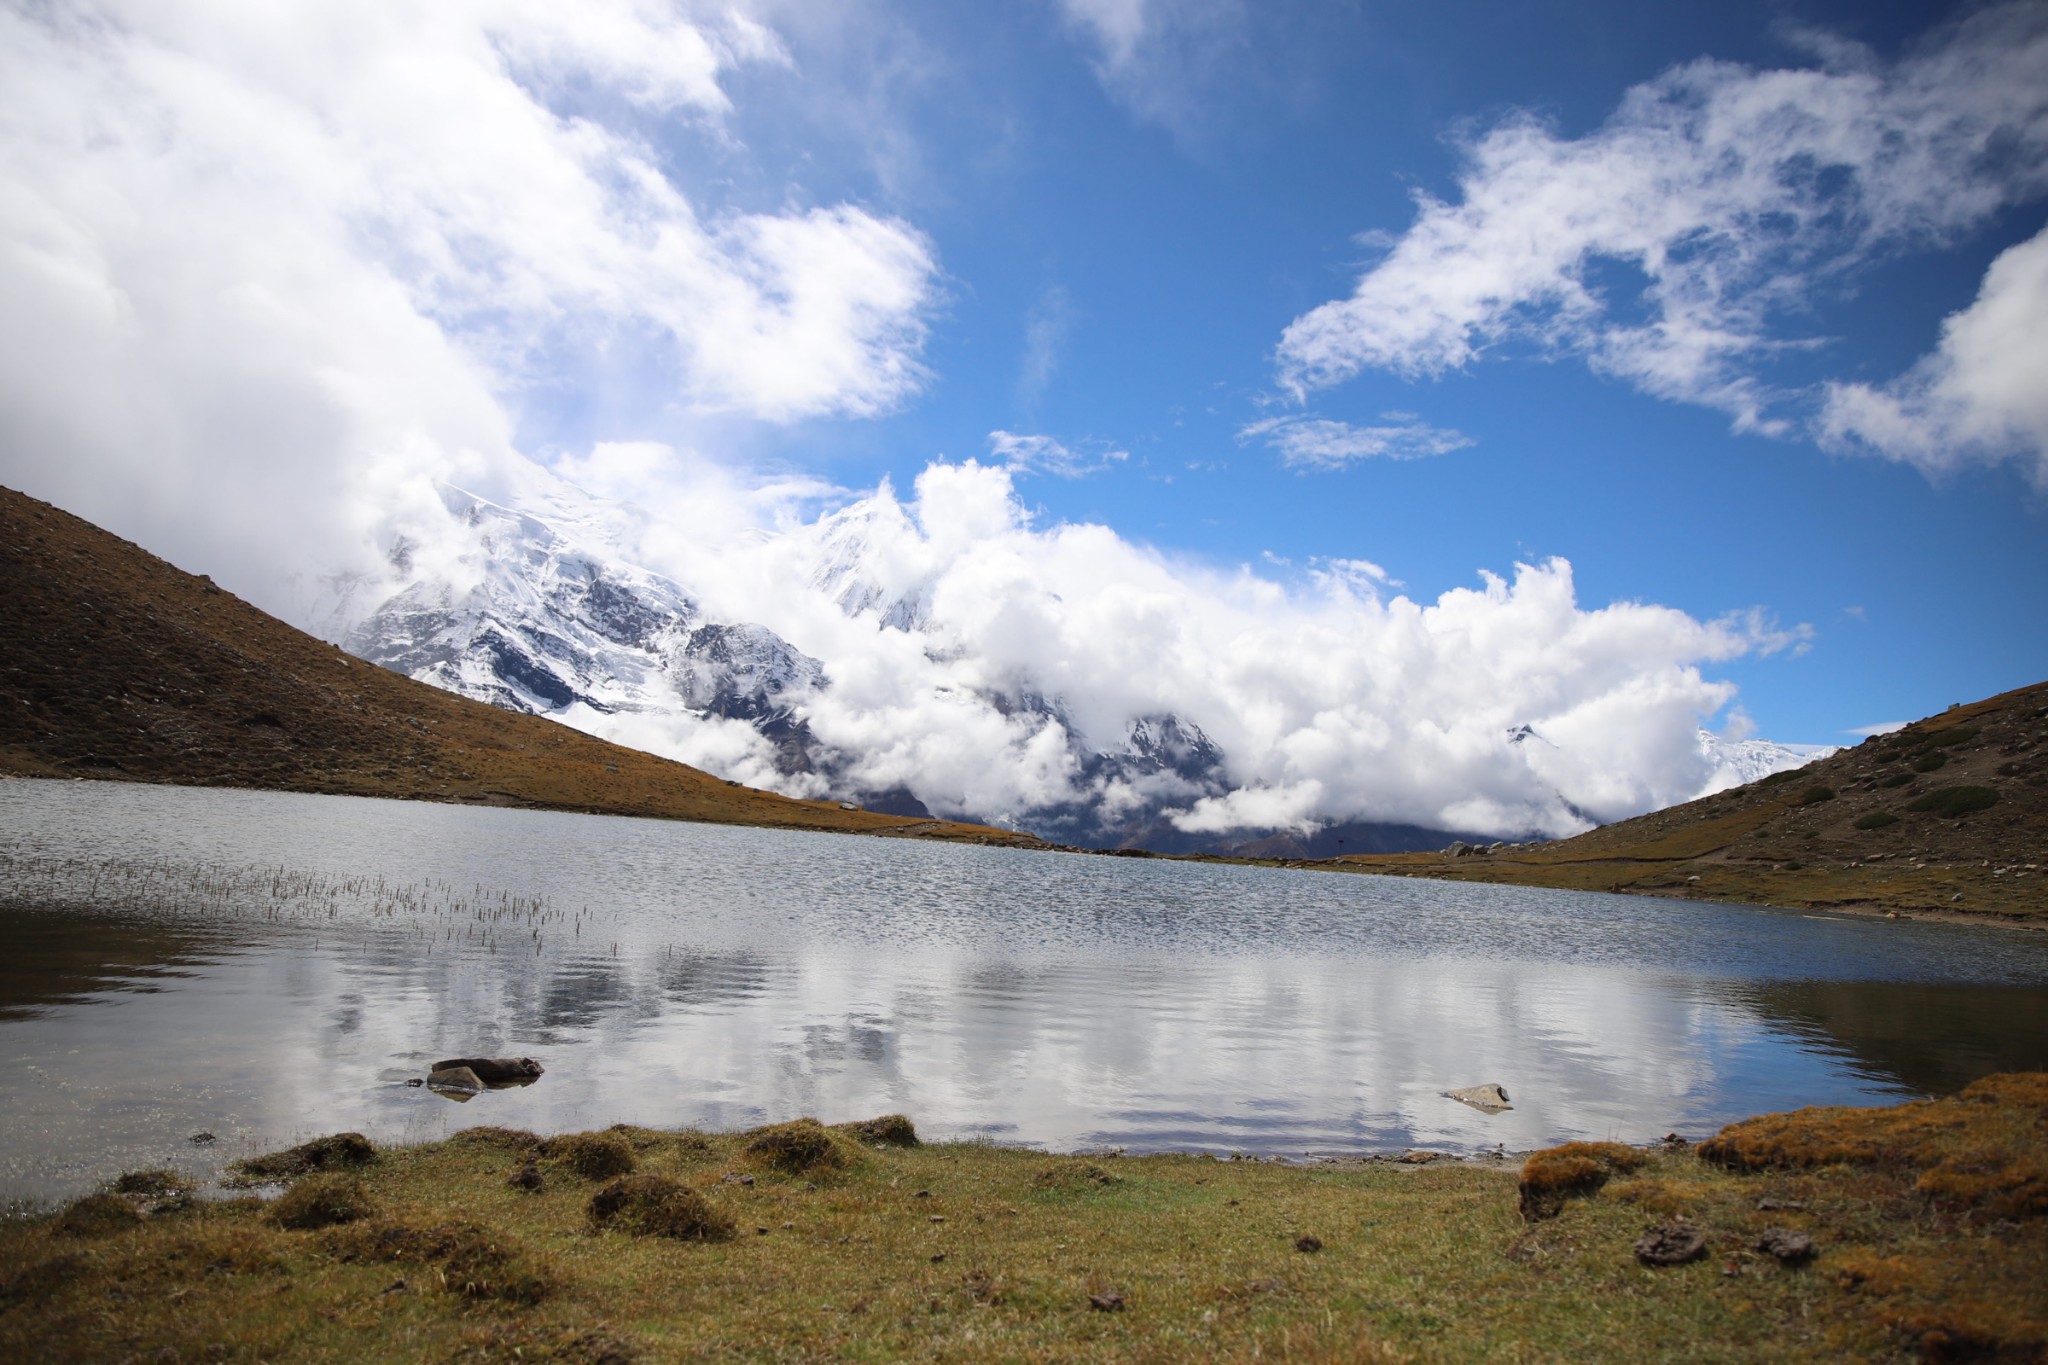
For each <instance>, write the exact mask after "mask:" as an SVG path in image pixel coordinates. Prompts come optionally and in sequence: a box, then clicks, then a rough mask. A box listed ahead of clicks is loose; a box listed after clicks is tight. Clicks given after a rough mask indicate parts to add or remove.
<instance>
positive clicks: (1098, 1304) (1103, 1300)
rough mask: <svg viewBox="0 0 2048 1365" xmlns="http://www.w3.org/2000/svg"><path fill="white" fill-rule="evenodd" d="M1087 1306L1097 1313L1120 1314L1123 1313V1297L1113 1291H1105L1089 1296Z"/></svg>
mask: <svg viewBox="0 0 2048 1365" xmlns="http://www.w3.org/2000/svg"><path fill="white" fill-rule="evenodd" d="M1088 1306H1089V1307H1090V1308H1092V1309H1094V1310H1095V1311H1096V1312H1098V1313H1121V1312H1123V1311H1124V1296H1123V1295H1122V1294H1120V1293H1118V1292H1117V1291H1116V1290H1114V1289H1105V1290H1103V1291H1102V1292H1101V1293H1100V1294H1090V1295H1089V1296H1088Z"/></svg>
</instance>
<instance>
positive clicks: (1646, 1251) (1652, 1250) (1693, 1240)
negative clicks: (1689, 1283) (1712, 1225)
mask: <svg viewBox="0 0 2048 1365" xmlns="http://www.w3.org/2000/svg"><path fill="white" fill-rule="evenodd" d="M1635 1252H1636V1259H1637V1260H1638V1261H1641V1262H1642V1263H1643V1264H1644V1265H1646V1266H1650V1267H1653V1268H1655V1267H1659V1266H1672V1265H1684V1264H1685V1263H1686V1262H1688V1261H1697V1260H1699V1259H1700V1258H1701V1257H1702V1256H1705V1255H1706V1254H1707V1239H1706V1238H1704V1237H1702V1236H1701V1235H1700V1234H1699V1232H1698V1230H1697V1229H1695V1228H1692V1227H1688V1226H1687V1225H1686V1224H1684V1223H1659V1224H1658V1225H1657V1226H1656V1227H1653V1228H1651V1229H1649V1230H1648V1231H1647V1232H1645V1233H1644V1234H1643V1235H1642V1236H1640V1237H1638V1238H1636V1246H1635Z"/></svg>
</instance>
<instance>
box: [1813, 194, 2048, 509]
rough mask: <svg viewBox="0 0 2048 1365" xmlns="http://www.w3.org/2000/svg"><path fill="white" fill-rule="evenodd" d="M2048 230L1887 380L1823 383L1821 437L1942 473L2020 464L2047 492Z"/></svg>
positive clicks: (2008, 258)
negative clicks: (1933, 343) (2011, 461)
mask: <svg viewBox="0 0 2048 1365" xmlns="http://www.w3.org/2000/svg"><path fill="white" fill-rule="evenodd" d="M2044 375H2048V231H2043V232H2042V233H2040V234H2039V235H2038V236H2036V237H2034V238H2033V239H2031V240H2029V241H2026V242H2022V243H2020V244H2019V245H2018V246H2015V247H2013V248H2011V249H2010V250H2008V251H2006V252H2004V253H2002V254H2001V255H2000V256H1999V257H1998V259H1997V260H1995V261H1993V262H1992V263H1991V268H1990V269H1989V270H1987V271H1986V272H1985V274H1984V284H1983V288H1982V289H1981V290H1980V291H1979V292H1978V295H1977V301H1976V302H1975V303H1973V304H1971V305H1970V306H1969V307H1968V308H1965V309H1963V310H1962V311H1961V312H1958V313H1955V314H1953V315H1951V316H1950V317H1949V318H1948V320H1947V321H1946V322H1944V323H1943V324H1942V329H1941V344H1940V345H1939V346H1938V347H1937V348H1936V349H1935V350H1934V351H1933V353H1931V354H1929V355H1927V356H1925V357H1923V358H1922V359H1921V360H1920V362H1919V363H1918V364H1916V365H1914V366H1913V368H1912V369H1910V370H1908V371H1907V372H1906V373H1905V374H1903V375H1901V376H1899V377H1898V378H1897V379H1895V380H1893V381H1892V382H1890V383H1889V384H1881V385H1871V384H1830V385H1829V386H1828V387H1827V404H1826V408H1825V410H1824V412H1823V414H1822V419H1821V431H1822V436H1823V440H1824V441H1825V442H1826V443H1827V444H1828V445H1830V446H1833V447H1835V448H1837V449H1851V450H1855V449H1863V450H1868V451H1871V452H1874V453H1876V454H1879V455H1883V456H1886V457H1887V458H1890V459H1894V460H1900V461H1903V462H1905V463H1908V464H1912V465H1915V466H1917V467H1918V468H1920V469H1922V470H1925V471H1926V472H1927V473H1929V474H1937V475H1938V474H1949V473H1952V472H1954V471H1955V470H1957V469H1959V468H1961V467H1963V466H1965V465H1968V464H1973V463H1985V462H1990V461H1995V460H2001V459H2006V458H2016V459H2019V460H2022V461H2024V462H2025V465H2026V468H2027V471H2028V474H2029V475H2030V476H2031V478H2032V479H2033V481H2034V484H2035V486H2036V487H2039V488H2048V383H2044V382H2043V379H2042V376H2044Z"/></svg>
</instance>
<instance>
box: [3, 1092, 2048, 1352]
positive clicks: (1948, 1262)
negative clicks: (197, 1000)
mask: <svg viewBox="0 0 2048 1365" xmlns="http://www.w3.org/2000/svg"><path fill="white" fill-rule="evenodd" d="M2044 1138H2048V1076H2043V1075H2019V1076H2005V1077H1995V1078H1991V1079H1990V1080H1987V1081H1983V1082H1979V1083H1978V1084H1977V1085H1975V1086H1972V1087H1970V1089H1969V1090H1966V1091H1965V1092H1963V1094H1962V1095H1960V1096H1956V1097H1952V1098H1948V1099H1943V1100H1936V1101H1926V1102H1920V1103H1915V1104H1907V1105H1902V1106H1897V1107H1894V1108H1890V1109H1879V1110H1839V1109H1838V1110H1820V1109H1814V1110H1802V1111H1799V1112H1798V1113H1797V1114H1792V1115H1775V1116H1770V1117H1767V1118H1762V1119H1755V1120H1750V1121H1749V1122H1748V1123H1746V1124H1738V1125H1735V1126H1734V1127H1732V1128H1730V1129H1727V1130H1724V1132H1723V1133H1722V1134H1721V1135H1720V1136H1719V1137H1717V1138H1715V1139H1713V1140H1712V1141H1710V1142H1708V1143H1705V1144H1702V1145H1701V1146H1700V1147H1699V1148H1696V1149H1695V1148H1689V1147H1685V1146H1682V1145H1680V1144H1672V1145H1671V1146H1670V1147H1668V1148H1665V1149H1658V1150H1653V1151H1641V1150H1637V1149H1632V1148H1620V1147H1616V1146H1615V1145H1614V1144H1607V1143H1578V1144H1570V1145H1568V1146H1567V1147H1565V1148H1559V1149H1553V1150H1552V1151H1550V1152H1546V1153H1538V1154H1536V1155H1534V1156H1532V1157H1530V1158H1529V1160H1528V1161H1527V1162H1526V1163H1524V1164H1523V1165H1522V1166H1521V1167H1519V1168H1518V1167H1517V1166H1516V1165H1515V1164H1514V1163H1512V1162H1500V1163H1488V1162H1485V1161H1471V1162H1465V1161H1454V1160H1449V1159H1441V1160H1434V1161H1414V1160H1401V1159H1380V1160H1346V1161H1337V1162H1328V1163H1317V1164H1279V1163H1272V1162H1262V1161H1255V1160H1241V1161H1240V1160H1219V1159H1215V1158H1211V1157H1198V1156H1152V1157H1142V1158H1135V1157H1106V1156H1098V1157H1087V1156H1048V1155H1046V1154H1044V1153H1040V1152H1035V1151H1027V1150H1019V1149H1014V1148H1003V1147H997V1146H992V1145H985V1144H934V1145H908V1144H914V1137H912V1135H911V1134H910V1132H909V1131H908V1125H907V1124H905V1123H903V1122H901V1121H900V1120H892V1121H871V1123H870V1124H868V1125H865V1126H862V1125H847V1126H843V1127H841V1128H836V1129H826V1128H823V1127H821V1126H819V1125H817V1124H816V1123H813V1122H810V1121H808V1120H805V1121H799V1122H797V1123H794V1124H787V1125H782V1126H780V1127H778V1128H774V1129H766V1130H757V1131H755V1132H753V1133H742V1134H726V1135H713V1134H705V1133H698V1132H688V1131H684V1132H659V1131H654V1130H650V1129H642V1128H625V1127H622V1128H617V1129H611V1130H606V1131H603V1132H598V1133H588V1134H572V1135H566V1136H562V1137H556V1138H552V1139H545V1140H543V1139H536V1138H534V1137H533V1136H532V1135H530V1134H525V1133H521V1132H517V1131H514V1130H507V1129H495V1128H483V1129H472V1130H469V1131H467V1132H466V1133H464V1134H461V1135H458V1136H456V1137H454V1138H451V1139H449V1140H447V1141H445V1142H440V1143H435V1144H431V1145H425V1146H418V1147H405V1148H391V1149H385V1150H381V1151H370V1150H366V1147H365V1146H364V1145H363V1144H360V1143H359V1142H356V1141H349V1140H345V1139H343V1140H336V1139H327V1140H323V1141H322V1142H319V1143H315V1144H309V1145H308V1146H306V1147H303V1148H300V1149H295V1150H294V1151H293V1152H291V1153H285V1154H279V1155H277V1156H274V1157H272V1158H269V1159H267V1160H266V1162H265V1164H264V1165H263V1166H262V1167H261V1169H262V1170H263V1171H264V1172H267V1173H269V1174H271V1175H272V1176H274V1175H275V1174H276V1173H278V1172H280V1171H283V1172H297V1174H296V1175H295V1176H292V1177H291V1178H290V1179H289V1181H288V1189H287V1192H286V1193H285V1194H284V1195H283V1197H281V1198H273V1199H264V1198H258V1197H255V1196H253V1195H243V1196H240V1197H230V1198H225V1199H198V1198H195V1197H193V1192H192V1191H191V1190H190V1189H189V1186H188V1185H187V1184H185V1183H182V1182H181V1181H180V1180H179V1179H178V1178H177V1177H175V1176H173V1175H171V1174H170V1173H168V1172H165V1173H147V1172H144V1173H137V1174H134V1175H131V1176H127V1177H123V1179H122V1180H121V1181H118V1182H115V1183H114V1184H113V1185H112V1186H110V1187H109V1188H108V1189H107V1190H105V1191H102V1192H100V1193H97V1194H94V1195H90V1196H87V1197H86V1198H84V1199H81V1200H78V1201H76V1202H74V1203H73V1204H71V1205H69V1206H67V1207H66V1208H65V1209H64V1210H62V1211H60V1212H58V1213H55V1214H51V1215H46V1216H42V1217H38V1218H35V1219H28V1220H16V1221H12V1222H9V1223H7V1224H5V1225H0V1358H5V1359H10V1360H58V1359H63V1360H86V1361H89V1360H108V1361H113V1360H165V1361H170V1360H178V1361H200V1360H271V1361H361V1360H372V1359H375V1360H421V1361H442V1360H447V1361H499V1360H503V1361H511V1360H520V1361H529V1362H531V1361H565V1362H580V1363H581V1365H600V1363H610V1362H625V1361H657V1360H679V1359H703V1358H714V1359H717V1358H727V1359H749V1360H805V1359H850V1360H937V1359H977V1360H981V1359H986V1360H1020V1361H1035V1360H1072V1359H1091V1360H1176V1359H1189V1358H1193V1357H1197V1356H1200V1357H1210V1358H1222V1359H1250V1358H1261V1359H1287V1360H1374V1359H1388V1360H1395V1359H1418V1360H1469V1359H1478V1358H1487V1359H1497V1360H1566V1359H1571V1360H1640V1359H1645V1358H1671V1359H1679V1358H1683V1359H1686V1360H1731V1361H1734V1360H1744V1361H1750V1360H1802V1359H1816V1358H1835V1357H1840V1356H1845V1355H1846V1356H1857V1357H1862V1358H1866V1359H1869V1358H1876V1359H1886V1358H1898V1359H1913V1358H1931V1359H1965V1358H1984V1357H1987V1356H1989V1357H1996V1358H1999V1359H2040V1358H2042V1357H2043V1355H2044V1353H2048V1273H2044V1272H2048V1158H2044V1155H2043V1153H2044V1152H2048V1143H2044ZM899 1144H906V1145H899ZM1518 1177H1520V1178H1519V1180H1518ZM249 1178H251V1179H255V1178H257V1177H256V1176H254V1175H251V1176H250V1177H249ZM274 1189H275V1187H274V1186H273V1187H272V1192H274ZM1659 1239H1661V1240H1659ZM1694 1242H1697V1243H1699V1248H1698V1249H1697V1250H1694V1249H1693V1247H1692V1243H1694ZM1645 1245H1647V1246H1648V1247H1649V1248H1650V1250H1649V1253H1646V1254H1650V1255H1657V1254H1663V1255H1664V1256H1665V1258H1666V1259H1677V1260H1678V1261H1680V1263H1677V1264H1671V1265H1666V1266H1653V1265H1650V1264H1647V1263H1646V1261H1645V1260H1644V1259H1643V1257H1642V1256H1640V1255H1639V1254H1638V1251H1637V1248H1638V1247H1639V1246H1645ZM1673 1248H1675V1249H1676V1250H1675V1252H1674V1251H1673Z"/></svg>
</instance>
